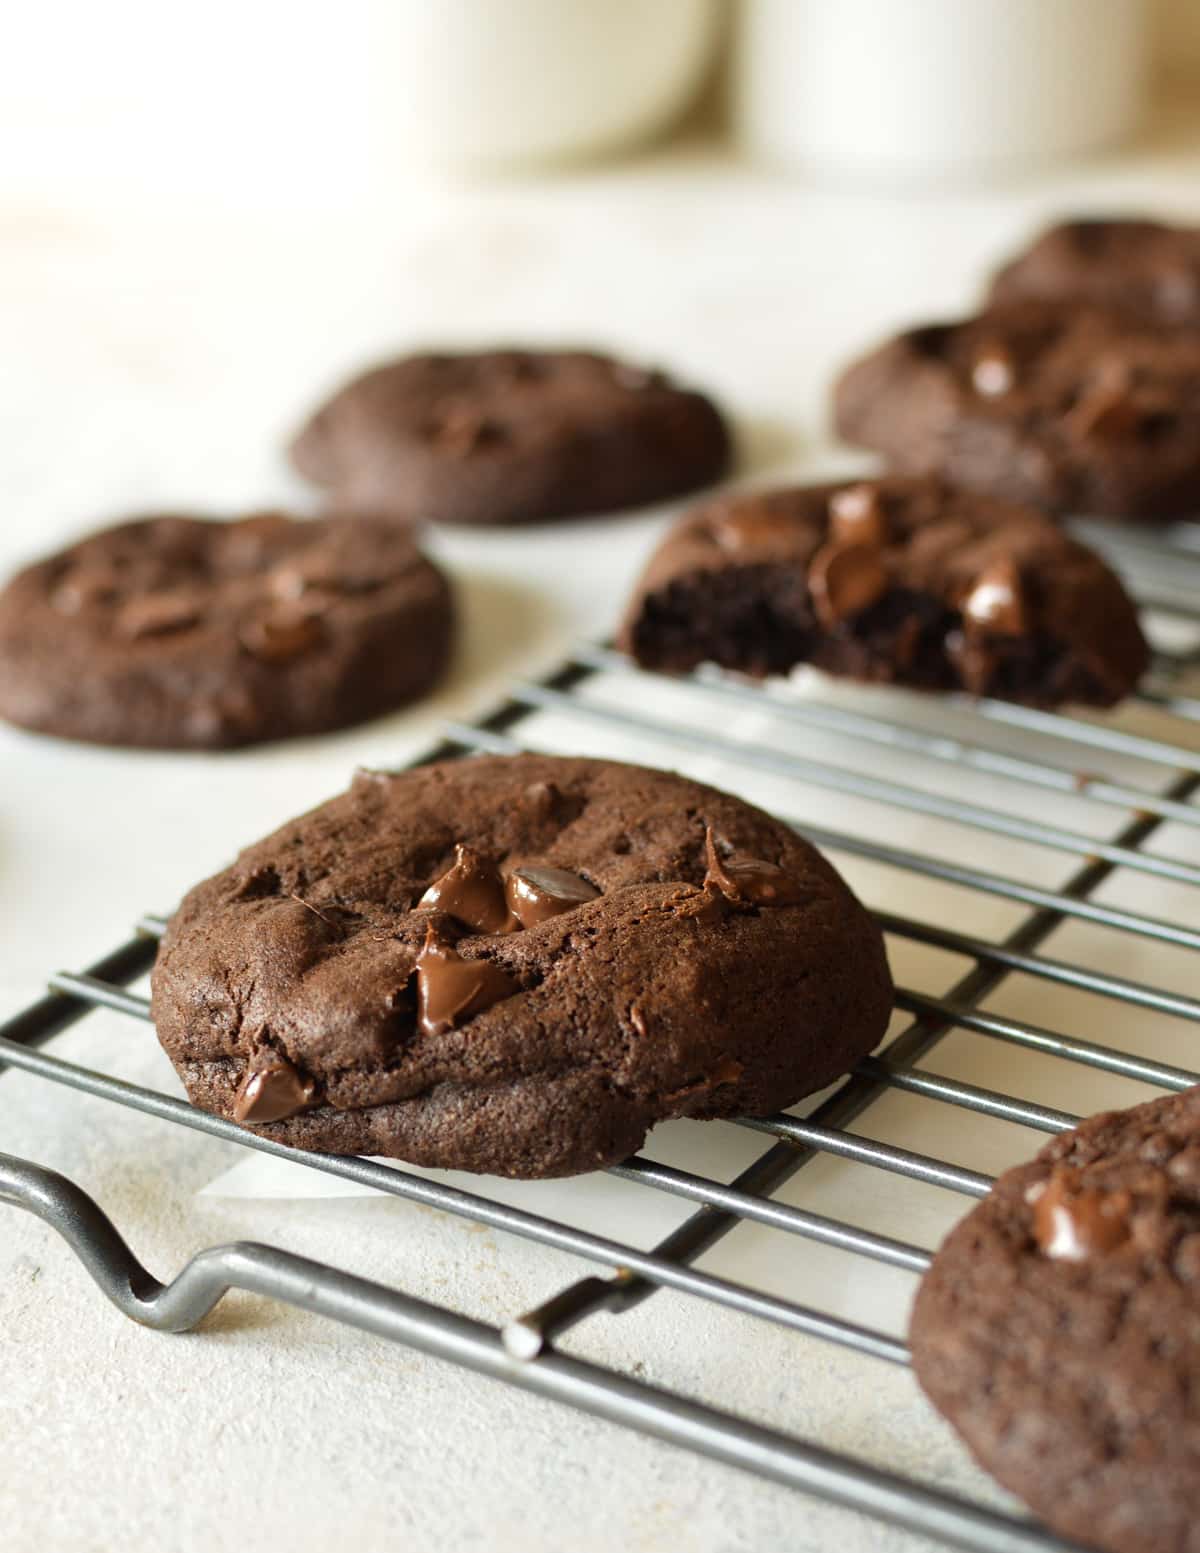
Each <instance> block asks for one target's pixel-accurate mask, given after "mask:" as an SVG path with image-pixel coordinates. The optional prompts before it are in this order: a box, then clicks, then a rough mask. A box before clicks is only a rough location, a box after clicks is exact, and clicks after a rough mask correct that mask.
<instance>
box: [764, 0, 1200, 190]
mask: <svg viewBox="0 0 1200 1553" xmlns="http://www.w3.org/2000/svg"><path fill="white" fill-rule="evenodd" d="M1190 3H1195V0H1190ZM738 24H739V26H738V37H737V59H736V66H735V81H734V112H735V120H736V123H737V127H738V132H739V135H740V137H741V138H742V140H743V142H744V143H745V144H746V146H747V147H748V148H749V149H751V150H752V151H754V152H755V153H757V154H760V155H763V156H766V157H768V158H770V159H772V160H776V161H782V162H789V163H794V164H797V165H803V166H808V167H814V168H821V169H826V170H833V171H849V172H853V171H861V172H864V173H876V174H885V175H886V174H902V175H908V176H915V177H935V178H937V177H947V176H949V177H953V176H955V175H961V174H965V173H974V172H979V171H988V170H1000V169H1007V168H1009V167H1013V166H1019V165H1031V164H1034V163H1037V162H1043V161H1049V160H1052V159H1055V158H1059V157H1063V156H1068V155H1073V154H1076V153H1079V152H1084V151H1090V150H1093V149H1097V148H1099V147H1101V146H1106V145H1112V144H1115V143H1116V142H1118V141H1120V140H1121V139H1123V138H1124V137H1125V136H1127V135H1128V134H1129V133H1130V132H1131V131H1132V130H1133V129H1134V128H1136V126H1137V123H1138V120H1139V118H1140V116H1141V113H1142V109H1143V105H1144V100H1145V60H1146V52H1147V50H1146V38H1147V31H1148V28H1147V8H1146V4H1145V0H742V5H741V7H740V11H739V17H738Z"/></svg>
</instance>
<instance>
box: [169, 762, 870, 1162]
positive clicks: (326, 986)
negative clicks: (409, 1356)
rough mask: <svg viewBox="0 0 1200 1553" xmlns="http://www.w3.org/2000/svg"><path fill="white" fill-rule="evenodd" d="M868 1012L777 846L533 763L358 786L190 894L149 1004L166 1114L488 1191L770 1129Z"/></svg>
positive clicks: (752, 832)
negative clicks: (764, 1118)
mask: <svg viewBox="0 0 1200 1553" xmlns="http://www.w3.org/2000/svg"><path fill="white" fill-rule="evenodd" d="M890 1007H891V982H890V978H889V976H888V972H887V963H886V959H885V957H884V951H883V945H882V940H881V937H880V934H879V930H878V928H877V927H876V926H875V924H874V923H873V922H872V921H871V919H870V918H869V917H868V916H867V914H866V912H865V911H864V910H863V908H862V907H861V906H860V905H859V904H858V902H857V901H856V900H855V899H854V897H853V895H851V893H850V891H849V890H848V889H847V888H846V886H845V884H844V883H843V881H842V880H841V879H840V878H839V876H838V875H837V874H836V873H835V872H834V870H833V869H832V868H831V867H830V866H829V864H828V863H826V862H825V860H824V859H823V858H822V857H821V856H820V855H819V854H818V853H817V852H815V851H814V850H813V848H812V847H810V846H809V845H808V844H807V843H805V842H804V841H802V840H800V838H799V837H798V836H797V835H796V834H795V833H794V832H793V831H792V830H791V829H790V828H789V827H787V826H785V825H783V824H781V823H779V822H778V821H776V820H774V819H772V818H770V816H768V815H766V814H764V813H762V812H761V811H760V810H758V809H754V808H751V807H750V806H749V805H748V804H745V803H742V802H741V801H740V800H738V799H736V798H732V797H729V796H728V795H726V794H723V793H719V792H717V791H715V790H714V789H712V788H709V787H704V786H701V785H700V784H698V783H695V782H689V781H686V780H685V779H684V778H682V777H678V776H675V775H673V774H671V773H668V772H662V771H649V770H642V769H640V768H638V767H634V766H624V765H617V764H615V763H612V762H607V761H595V760H569V759H562V758H556V757H550V756H534V755H526V756H516V757H486V758H476V759H470V760H462V761H456V762H450V763H447V764H444V765H438V766H430V767H425V768H421V769H418V770H414V771H409V772H404V773H400V774H397V775H386V774H383V773H376V772H363V773H360V774H359V775H358V776H357V777H356V778H355V781H354V784H353V786H352V787H351V789H350V791H349V792H348V793H346V794H344V795H343V796H341V797H339V798H335V799H333V800H332V801H331V802H329V803H327V804H324V805H323V806H322V807H321V808H319V809H315V810H313V811H312V812H311V813H310V814H307V815H304V816H302V817H301V818H300V819H298V820H295V821H292V822H291V823H290V824H288V825H285V826H284V827H283V828H282V829H281V830H279V831H278V832H276V833H275V835H273V836H270V837H268V838H267V839H266V840H264V841H261V842H259V843H257V844H256V845H255V846H252V847H250V848H249V849H248V850H247V851H245V852H244V853H243V854H242V855H241V857H240V858H239V859H238V861H237V862H236V863H235V864H234V865H233V866H232V867H230V868H228V869H226V870H225V871H224V872H223V873H220V874H218V875H217V876H216V877H215V878H212V879H209V880H207V881H206V882H205V883H203V884H201V885H198V886H197V887H196V888H195V889H194V890H192V891H191V893H190V894H189V895H188V896H187V898H186V899H185V900H184V902H183V904H182V905H181V907H180V909H179V911H178V912H177V913H176V915H175V917H174V919H173V920H172V922H171V925H170V928H169V930H168V932H167V935H166V937H165V939H164V941H163V944H162V948H161V951H160V954H159V958H158V963H157V965H156V967H155V971H154V978H153V1013H154V1019H155V1023H156V1025H157V1028H158V1032H159V1037H160V1039H161V1040H162V1043H163V1045H164V1047H165V1048H166V1050H167V1052H168V1053H169V1054H170V1056H171V1058H172V1060H173V1061H174V1062H175V1064H176V1066H177V1068H178V1069H179V1071H180V1073H181V1075H182V1076H183V1078H184V1081H185V1083H186V1084H187V1087H188V1092H189V1094H190V1096H191V1098H192V1100H193V1101H194V1102H195V1103H196V1104H198V1105H201V1106H203V1107H205V1108H206V1109H210V1110H214V1111H217V1112H219V1113H221V1114H223V1115H227V1116H232V1117H235V1118H236V1119H238V1120H241V1121H245V1122H246V1123H248V1124H250V1125H256V1126H265V1128H266V1129H267V1132H268V1135H269V1136H271V1137H276V1138H280V1139H283V1140H284V1141H287V1142H290V1143H295V1144H297V1145H299V1146H301V1147H305V1148H314V1149H323V1150H328V1151H333V1152H339V1153H341V1152H345V1153H350V1152H368V1153H382V1154H389V1155H394V1156H396V1157H399V1158H402V1159H409V1160H412V1161H415V1162H417V1163H420V1164H427V1165H444V1166H450V1167H456V1168H463V1169H469V1170H487V1171H493V1172H496V1173H499V1174H504V1175H513V1176H540V1175H561V1174H569V1173H571V1172H574V1171H580V1170H587V1169H592V1168H596V1167H597V1166H599V1165H602V1164H606V1163H610V1162H611V1161H613V1160H616V1159H620V1158H622V1157H624V1156H625V1155H627V1154H628V1153H630V1152H632V1151H633V1150H634V1149H636V1148H637V1147H638V1146H639V1145H640V1143H641V1141H642V1139H643V1137H644V1136H645V1133H646V1131H647V1129H648V1128H649V1127H651V1126H653V1125H654V1123H656V1122H658V1121H660V1120H662V1119H664V1118H666V1117H671V1116H684V1115H687V1116H726V1115H733V1114H737V1113H739V1112H743V1111H746V1112H752V1113H755V1114H762V1113H764V1112H769V1111H773V1110H775V1109H778V1108H779V1107H781V1106H785V1105H788V1104H791V1103H792V1102H793V1101H795V1100H797V1099H799V1098H800V1097H801V1096H802V1095H804V1094H807V1093H809V1092H810V1091H811V1090H814V1089H818V1088H820V1087H822V1086H823V1085H825V1084H827V1083H829V1082H831V1081H832V1080H833V1079H834V1078H836V1077H837V1076H838V1075H839V1074H841V1073H843V1072H845V1071H846V1070H847V1068H849V1067H850V1066H852V1065H853V1063H854V1062H855V1061H856V1060H857V1059H858V1058H859V1057H860V1056H861V1055H863V1054H864V1053H865V1052H867V1051H868V1050H870V1049H871V1048H872V1047H873V1046H874V1045H875V1044H876V1043H877V1042H878V1041H879V1039H880V1038H881V1036H882V1034H883V1032H884V1029H885V1027H886V1023H887V1018H888V1014H889V1011H890Z"/></svg>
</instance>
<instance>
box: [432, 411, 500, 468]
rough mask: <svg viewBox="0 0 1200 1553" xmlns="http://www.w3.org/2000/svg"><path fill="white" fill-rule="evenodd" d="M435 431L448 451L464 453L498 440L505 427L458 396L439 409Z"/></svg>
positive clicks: (433, 427) (436, 438)
mask: <svg viewBox="0 0 1200 1553" xmlns="http://www.w3.org/2000/svg"><path fill="white" fill-rule="evenodd" d="M432 434H433V438H434V441H435V442H437V444H438V446H439V447H442V448H444V449H445V450H446V451H447V452H448V453H454V454H458V455H459V456H465V455H467V454H468V453H474V452H476V451H477V450H478V449H479V448H481V447H485V446H486V445H487V444H488V443H493V442H499V441H500V440H501V439H502V438H503V436H504V428H503V427H502V426H501V425H500V423H499V422H498V421H495V420H492V419H489V418H488V417H487V416H485V415H483V414H481V413H480V411H479V410H477V409H475V407H474V406H473V405H470V404H466V403H464V402H460V401H457V400H455V401H451V402H450V403H448V404H446V405H444V406H443V407H441V408H440V409H439V410H438V411H437V412H436V415H435V418H434V421H433V425H432Z"/></svg>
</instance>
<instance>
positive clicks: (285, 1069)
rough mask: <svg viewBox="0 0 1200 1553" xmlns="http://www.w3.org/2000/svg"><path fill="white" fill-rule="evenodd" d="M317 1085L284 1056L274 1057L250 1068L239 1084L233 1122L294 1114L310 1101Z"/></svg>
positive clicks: (278, 1119)
mask: <svg viewBox="0 0 1200 1553" xmlns="http://www.w3.org/2000/svg"><path fill="white" fill-rule="evenodd" d="M315 1094H316V1085H315V1084H314V1083H313V1081H312V1080H311V1079H308V1078H305V1077H304V1076H303V1074H301V1073H300V1072H299V1071H298V1070H297V1069H296V1068H294V1067H293V1066H292V1064H291V1063H290V1062H288V1060H287V1059H286V1057H273V1058H272V1059H271V1060H270V1061H268V1062H266V1063H264V1064H263V1065H262V1066H261V1067H254V1068H251V1069H250V1071H249V1073H247V1074H246V1076H245V1078H244V1079H243V1080H242V1082H241V1083H240V1084H239V1085H238V1091H237V1095H236V1097H235V1099H234V1104H233V1115H234V1119H235V1121H239V1122H249V1123H250V1124H251V1125H256V1124H258V1123H260V1122H282V1121H285V1120H286V1119H287V1118H288V1117H289V1116H297V1115H299V1113H300V1112H301V1111H306V1110H307V1109H308V1107H309V1106H310V1105H312V1103H313V1097H314V1096H315Z"/></svg>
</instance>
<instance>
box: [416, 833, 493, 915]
mask: <svg viewBox="0 0 1200 1553" xmlns="http://www.w3.org/2000/svg"><path fill="white" fill-rule="evenodd" d="M417 904H418V905H419V906H436V907H437V908H438V910H439V911H444V912H446V913H447V914H448V915H449V916H451V917H453V918H454V919H455V920H456V921H458V922H461V923H462V924H463V925H464V927H469V928H471V929H473V931H475V932H476V933H511V932H512V931H513V929H514V928H515V926H516V924H515V922H514V921H513V920H512V917H511V916H510V914H509V908H508V903H507V902H506V901H505V898H504V880H503V879H502V877H501V875H500V870H499V868H497V866H496V864H495V863H493V862H492V860H491V859H490V858H487V857H483V856H482V855H481V854H480V853H478V852H476V851H475V850H474V849H473V848H472V847H466V846H463V845H462V844H461V843H460V844H459V845H458V846H456V847H455V848H454V862H453V864H452V865H451V866H450V867H449V868H448V869H447V870H446V872H445V873H444V874H443V875H442V876H441V878H440V879H435V880H434V882H433V883H432V884H431V885H430V886H429V888H428V889H427V890H426V891H425V893H424V895H422V897H421V899H420V900H419V901H418V902H417Z"/></svg>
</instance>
